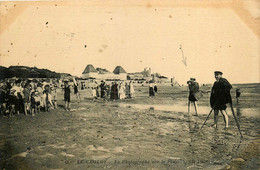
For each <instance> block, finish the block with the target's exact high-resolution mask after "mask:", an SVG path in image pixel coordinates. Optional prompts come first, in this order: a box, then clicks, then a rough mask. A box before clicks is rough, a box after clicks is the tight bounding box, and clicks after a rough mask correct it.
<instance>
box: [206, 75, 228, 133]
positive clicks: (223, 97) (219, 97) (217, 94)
mask: <svg viewBox="0 0 260 170" xmlns="http://www.w3.org/2000/svg"><path fill="white" fill-rule="evenodd" d="M222 74H223V73H222V72H220V71H215V78H216V81H215V83H214V85H213V87H212V89H211V95H210V105H211V108H212V109H214V125H216V128H217V123H218V112H219V110H220V112H221V114H222V116H223V118H224V122H225V129H227V128H228V115H227V112H226V108H227V106H226V104H227V103H230V104H231V105H232V99H231V95H230V90H231V88H232V86H231V84H230V83H229V82H228V81H227V80H226V79H225V78H222Z"/></svg>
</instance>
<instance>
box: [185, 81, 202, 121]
mask: <svg viewBox="0 0 260 170" xmlns="http://www.w3.org/2000/svg"><path fill="white" fill-rule="evenodd" d="M187 83H188V87H189V102H188V114H190V103H193V104H194V108H195V115H196V116H197V115H198V106H197V101H198V98H196V93H198V92H199V84H198V83H197V82H196V79H195V78H190V81H188V82H187Z"/></svg>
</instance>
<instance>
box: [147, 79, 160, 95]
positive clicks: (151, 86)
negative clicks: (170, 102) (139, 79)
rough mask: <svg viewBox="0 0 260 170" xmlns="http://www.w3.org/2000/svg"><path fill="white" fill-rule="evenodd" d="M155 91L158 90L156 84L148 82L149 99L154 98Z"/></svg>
mask: <svg viewBox="0 0 260 170" xmlns="http://www.w3.org/2000/svg"><path fill="white" fill-rule="evenodd" d="M157 90H158V88H157V85H156V83H154V82H150V83H149V96H150V97H152V96H155V95H156V93H157Z"/></svg>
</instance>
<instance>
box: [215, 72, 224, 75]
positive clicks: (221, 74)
mask: <svg viewBox="0 0 260 170" xmlns="http://www.w3.org/2000/svg"><path fill="white" fill-rule="evenodd" d="M214 73H215V74H216V75H218V74H220V75H222V74H223V73H222V72H221V71H215V72H214Z"/></svg>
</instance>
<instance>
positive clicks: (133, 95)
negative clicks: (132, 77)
mask: <svg viewBox="0 0 260 170" xmlns="http://www.w3.org/2000/svg"><path fill="white" fill-rule="evenodd" d="M129 90H130V98H134V97H135V89H134V85H133V82H132V81H130V84H129Z"/></svg>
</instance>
